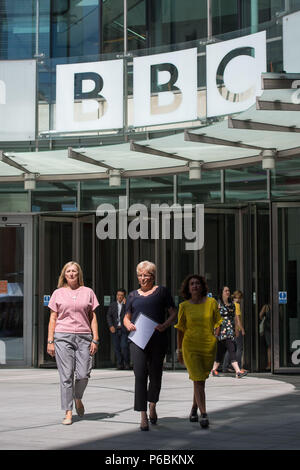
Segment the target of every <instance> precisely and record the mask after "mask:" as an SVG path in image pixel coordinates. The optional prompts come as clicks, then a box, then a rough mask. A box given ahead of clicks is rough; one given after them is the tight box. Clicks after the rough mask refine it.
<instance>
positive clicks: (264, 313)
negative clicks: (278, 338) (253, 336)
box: [259, 304, 271, 372]
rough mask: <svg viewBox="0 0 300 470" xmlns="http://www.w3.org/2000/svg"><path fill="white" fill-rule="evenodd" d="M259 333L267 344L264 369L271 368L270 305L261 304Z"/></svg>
mask: <svg viewBox="0 0 300 470" xmlns="http://www.w3.org/2000/svg"><path fill="white" fill-rule="evenodd" d="M259 320H260V323H259V333H260V335H261V336H263V337H264V338H265V341H266V345H267V361H268V362H267V367H266V371H267V372H269V371H270V370H271V305H270V304H265V305H263V307H262V309H261V311H260V312H259Z"/></svg>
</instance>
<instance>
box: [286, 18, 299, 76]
mask: <svg viewBox="0 0 300 470" xmlns="http://www.w3.org/2000/svg"><path fill="white" fill-rule="evenodd" d="M299 24H300V11H297V12H295V13H292V14H291V15H287V16H284V17H283V18H282V42H283V68H284V70H285V72H287V73H300V48H299V47H298V45H299V44H300V28H299Z"/></svg>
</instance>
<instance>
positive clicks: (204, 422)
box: [200, 413, 209, 429]
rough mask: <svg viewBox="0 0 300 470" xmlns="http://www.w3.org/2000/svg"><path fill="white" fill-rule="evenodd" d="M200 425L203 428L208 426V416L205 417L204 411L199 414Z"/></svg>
mask: <svg viewBox="0 0 300 470" xmlns="http://www.w3.org/2000/svg"><path fill="white" fill-rule="evenodd" d="M200 426H201V428H203V429H205V428H208V426H209V421H208V417H207V414H206V413H203V414H201V418H200Z"/></svg>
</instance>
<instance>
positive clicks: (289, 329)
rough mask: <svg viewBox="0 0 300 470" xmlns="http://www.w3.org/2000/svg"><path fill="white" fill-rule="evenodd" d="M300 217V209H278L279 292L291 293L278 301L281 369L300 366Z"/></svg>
mask: <svg viewBox="0 0 300 470" xmlns="http://www.w3.org/2000/svg"><path fill="white" fill-rule="evenodd" d="M299 217H300V208H299V207H288V208H279V209H278V228H279V230H278V253H279V259H278V292H287V303H281V302H280V301H279V298H278V302H279V305H278V308H279V357H280V366H281V367H297V366H298V367H299V366H300V364H299V359H298V357H299V354H297V349H299V343H298V341H299V338H300V308H299V298H300V292H299V279H298V277H299V274H298V273H299V262H300V244H299V224H298V221H299ZM295 351H296V353H295ZM294 353H295V354H294Z"/></svg>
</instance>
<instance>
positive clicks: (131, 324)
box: [125, 321, 136, 331]
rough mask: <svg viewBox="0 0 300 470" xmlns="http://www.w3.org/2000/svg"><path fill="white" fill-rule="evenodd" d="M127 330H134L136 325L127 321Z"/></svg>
mask: <svg viewBox="0 0 300 470" xmlns="http://www.w3.org/2000/svg"><path fill="white" fill-rule="evenodd" d="M125 326H126V328H127V330H128V331H135V330H136V326H135V324H134V323H131V321H128V322H127V324H126V325H125Z"/></svg>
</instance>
